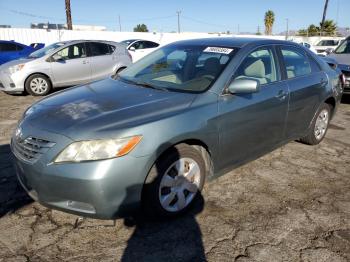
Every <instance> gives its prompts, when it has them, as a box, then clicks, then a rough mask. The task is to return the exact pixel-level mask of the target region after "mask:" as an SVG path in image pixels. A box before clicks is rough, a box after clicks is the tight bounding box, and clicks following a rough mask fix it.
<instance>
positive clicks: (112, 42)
mask: <svg viewBox="0 0 350 262" xmlns="http://www.w3.org/2000/svg"><path fill="white" fill-rule="evenodd" d="M83 42H99V43H105V44H113V45H119V44H120V43H118V42H114V41H108V40H94V39H91V40H86V39H80V40H69V41H61V42H58V43H61V44H64V45H66V44H74V43H83Z"/></svg>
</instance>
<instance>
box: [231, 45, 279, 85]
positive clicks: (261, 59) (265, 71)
mask: <svg viewBox="0 0 350 262" xmlns="http://www.w3.org/2000/svg"><path fill="white" fill-rule="evenodd" d="M242 78H250V79H254V80H258V81H259V83H260V84H261V85H263V84H268V83H272V82H275V81H277V80H278V74H277V70H276V62H275V59H274V55H273V52H272V50H271V49H270V48H261V49H258V50H256V51H254V52H252V53H250V54H249V55H248V56H247V57H246V58H245V59H244V60H243V62H242V64H241V65H240V66H239V68H238V69H237V71H236V74H235V77H234V79H242Z"/></svg>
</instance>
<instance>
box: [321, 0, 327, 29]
mask: <svg viewBox="0 0 350 262" xmlns="http://www.w3.org/2000/svg"><path fill="white" fill-rule="evenodd" d="M328 1H329V0H325V3H324V8H323V16H322V22H321V32H320V34H321V36H322V32H323V26H324V21H325V20H326V14H327V8H328Z"/></svg>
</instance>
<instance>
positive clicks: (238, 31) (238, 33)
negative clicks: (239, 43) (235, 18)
mask: <svg viewBox="0 0 350 262" xmlns="http://www.w3.org/2000/svg"><path fill="white" fill-rule="evenodd" d="M237 35H239V24H238V25H237Z"/></svg>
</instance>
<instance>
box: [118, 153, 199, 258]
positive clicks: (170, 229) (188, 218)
mask: <svg viewBox="0 0 350 262" xmlns="http://www.w3.org/2000/svg"><path fill="white" fill-rule="evenodd" d="M172 153H175V154H179V153H178V151H177V150H173V152H172ZM178 157H179V156H178ZM157 163H159V161H157V162H156V164H155V167H156V169H157V172H156V173H157V174H161V172H160V169H161V168H160V167H158V166H157V165H158V164H157ZM156 181H157V179H156V178H153V179H146V182H145V186H144V187H148V188H150V187H151V188H154V187H153V185H154V184H155V183H157V182H156ZM157 185H158V184H157ZM134 188H135V187H131V188H128V189H127V190H126V196H125V198H124V199H125V201H123V203H125V202H126V199H128V198H129V197H130V195H131V194H133V193H134V192H135V190H134ZM156 188H158V186H157V187H156ZM144 191H145V190H144ZM144 194H145V192H143V196H144ZM121 206H123V205H121ZM141 206H142V204H141ZM203 207H204V199H203V197H202V195H201V193H200V191H197V194H196V198H195V200H194V202H193V203H192V204H191V206H189V210H188V211H187V212H185V213H181V214H180V215H178V216H171V217H170V218H169V217H161V218H159V217H157V216H154V214H153V210H154V209H153V210H152V209H151V208H149V209H148V210H145V208H144V207H141V208H139V209H138V210H139V212H138V213H136V214H134V215H133V216H132V217H128V218H125V219H124V225H125V226H127V227H132V228H134V231H133V233H132V235H131V237H130V238H129V240H128V241H127V247H126V248H125V250H124V253H123V256H122V258H121V261H123V262H126V261H206V257H205V251H204V246H203V242H202V232H201V230H200V227H199V225H198V223H197V221H196V215H197V214H199V213H200V212H202V210H203Z"/></svg>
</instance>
